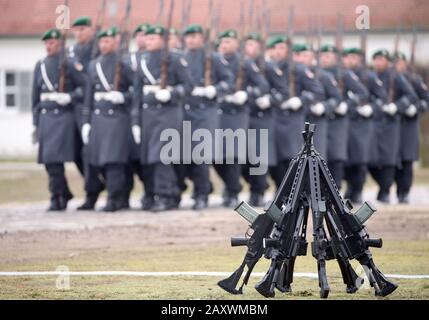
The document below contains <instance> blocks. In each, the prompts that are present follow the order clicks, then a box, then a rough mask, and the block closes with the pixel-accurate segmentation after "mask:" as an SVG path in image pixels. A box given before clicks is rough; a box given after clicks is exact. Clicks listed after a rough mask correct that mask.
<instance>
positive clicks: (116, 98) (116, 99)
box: [107, 91, 125, 104]
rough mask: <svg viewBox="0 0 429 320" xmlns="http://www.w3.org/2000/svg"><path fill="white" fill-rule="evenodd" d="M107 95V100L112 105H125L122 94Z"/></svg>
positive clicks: (110, 93) (117, 92)
mask: <svg viewBox="0 0 429 320" xmlns="http://www.w3.org/2000/svg"><path fill="white" fill-rule="evenodd" d="M107 95H108V100H109V101H110V102H111V103H113V104H123V103H125V97H124V94H123V93H122V92H120V91H110V92H109V93H108V94H107Z"/></svg>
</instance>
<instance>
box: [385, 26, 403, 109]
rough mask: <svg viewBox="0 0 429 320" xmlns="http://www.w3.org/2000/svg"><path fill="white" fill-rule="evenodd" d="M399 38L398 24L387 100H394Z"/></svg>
mask: <svg viewBox="0 0 429 320" xmlns="http://www.w3.org/2000/svg"><path fill="white" fill-rule="evenodd" d="M400 39H401V26H400V25H399V26H398V27H397V28H396V35H395V42H394V45H393V57H392V64H393V67H392V72H391V73H390V74H389V92H388V101H389V102H394V100H395V78H396V70H395V63H396V60H397V55H398V53H399V42H400Z"/></svg>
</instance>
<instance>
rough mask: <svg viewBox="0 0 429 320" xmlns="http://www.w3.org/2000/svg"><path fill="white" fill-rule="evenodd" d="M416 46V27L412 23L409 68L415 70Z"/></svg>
mask: <svg viewBox="0 0 429 320" xmlns="http://www.w3.org/2000/svg"><path fill="white" fill-rule="evenodd" d="M416 46H417V27H416V25H415V24H413V38H412V40H411V52H410V64H409V66H410V70H411V72H414V71H415V68H416Z"/></svg>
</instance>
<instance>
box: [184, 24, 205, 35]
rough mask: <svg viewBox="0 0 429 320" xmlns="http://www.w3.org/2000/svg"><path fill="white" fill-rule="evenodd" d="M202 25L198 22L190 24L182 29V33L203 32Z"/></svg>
mask: <svg viewBox="0 0 429 320" xmlns="http://www.w3.org/2000/svg"><path fill="white" fill-rule="evenodd" d="M203 32H204V30H203V27H201V26H200V25H199V24H190V25H189V26H187V27H186V28H185V30H183V34H184V35H187V34H191V33H203Z"/></svg>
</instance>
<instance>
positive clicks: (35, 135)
mask: <svg viewBox="0 0 429 320" xmlns="http://www.w3.org/2000/svg"><path fill="white" fill-rule="evenodd" d="M38 135H39V134H38V130H37V127H36V126H33V130H32V131H31V143H32V144H34V145H36V144H37V143H38V142H39V137H38Z"/></svg>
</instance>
